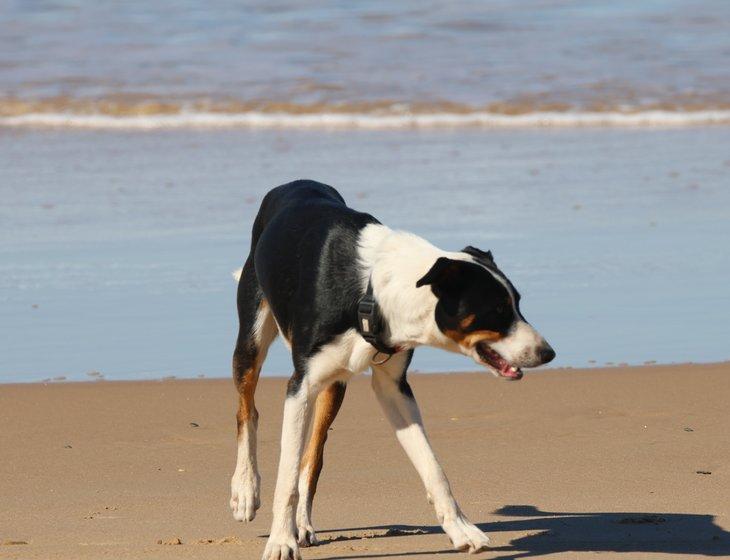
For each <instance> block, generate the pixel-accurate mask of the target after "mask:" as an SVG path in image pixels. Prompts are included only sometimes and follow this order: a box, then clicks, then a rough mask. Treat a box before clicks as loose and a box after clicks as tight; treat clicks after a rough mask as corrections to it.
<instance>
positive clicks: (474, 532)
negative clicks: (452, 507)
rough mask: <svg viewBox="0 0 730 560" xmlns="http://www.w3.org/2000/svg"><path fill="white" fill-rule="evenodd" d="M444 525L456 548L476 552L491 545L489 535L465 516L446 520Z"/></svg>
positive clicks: (471, 552) (470, 552)
mask: <svg viewBox="0 0 730 560" xmlns="http://www.w3.org/2000/svg"><path fill="white" fill-rule="evenodd" d="M443 527H444V531H446V534H447V535H448V536H449V538H450V539H451V542H452V544H453V545H454V548H455V549H456V550H461V551H462V552H468V553H469V554H475V553H477V552H481V551H483V550H486V549H487V548H488V547H489V537H488V536H487V535H485V534H484V533H483V532H482V531H481V530H480V529H479V528H478V527H477V526H476V525H474V524H472V523H470V522H469V521H467V520H466V519H464V518H463V517H457V518H455V519H454V520H453V521H449V522H446V523H444V525H443Z"/></svg>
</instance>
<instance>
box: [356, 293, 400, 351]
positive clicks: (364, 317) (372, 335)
mask: <svg viewBox="0 0 730 560" xmlns="http://www.w3.org/2000/svg"><path fill="white" fill-rule="evenodd" d="M383 323H384V321H383V317H382V315H381V314H380V309H379V307H378V302H377V301H376V300H375V297H374V296H373V285H372V282H371V281H370V280H368V287H367V290H366V291H365V294H364V295H363V296H362V297H361V298H360V301H358V303H357V332H359V333H360V336H362V337H363V338H364V339H365V340H366V341H367V342H368V343H369V344H370V345H371V346H372V347H373V348H375V350H377V352H376V353H375V354H374V355H373V359H375V357H376V356H377V355H378V354H384V355H385V356H387V357H386V358H385V360H383V361H381V362H377V365H379V364H384V363H385V362H387V361H388V360H389V359H390V357H391V356H392V355H393V354H395V353H397V352H398V348H392V347H390V346H388V345H387V344H386V343H385V341H384V340H383V338H382V335H383V331H384V330H385V328H384V324H383ZM373 363H375V362H373Z"/></svg>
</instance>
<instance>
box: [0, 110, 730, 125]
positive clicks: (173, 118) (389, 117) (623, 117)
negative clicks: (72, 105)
mask: <svg viewBox="0 0 730 560" xmlns="http://www.w3.org/2000/svg"><path fill="white" fill-rule="evenodd" d="M710 124H713V125H717V124H730V110H721V109H718V110H703V111H684V112H682V111H659V110H652V111H639V112H633V113H621V112H605V113H604V112H534V113H524V114H518V115H506V114H499V113H489V112H473V113H423V114H419V113H407V114H368V113H308V114H294V113H273V112H255V111H252V112H246V113H212V112H211V113H206V112H181V113H177V114H159V115H140V116H112V115H94V114H73V113H28V114H25V115H18V116H4V117H0V126H5V127H55V128H89V129H130V130H155V129H175V128H256V129H267V128H274V129H276V128H280V129H285V128H299V129H307V128H322V129H407V128H468V127H481V128H541V127H545V128H552V127H555V128H573V127H654V126H656V127H682V126H696V125H710Z"/></svg>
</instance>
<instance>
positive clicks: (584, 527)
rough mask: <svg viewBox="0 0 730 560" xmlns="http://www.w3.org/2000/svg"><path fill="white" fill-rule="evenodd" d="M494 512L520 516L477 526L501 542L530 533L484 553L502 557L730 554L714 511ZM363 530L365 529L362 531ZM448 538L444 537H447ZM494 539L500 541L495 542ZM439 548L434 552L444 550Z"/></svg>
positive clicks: (345, 534) (729, 538) (339, 536)
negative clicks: (505, 536) (505, 534)
mask: <svg viewBox="0 0 730 560" xmlns="http://www.w3.org/2000/svg"><path fill="white" fill-rule="evenodd" d="M495 514H496V515H502V516H505V517H513V518H514V517H516V518H519V519H510V520H505V521H493V522H489V523H479V524H478V525H479V528H480V529H482V530H483V531H485V532H486V533H487V534H491V535H492V542H493V543H495V541H496V542H499V541H500V540H501V539H500V538H499V533H500V532H508V531H520V532H528V533H529V534H528V535H526V536H522V537H518V538H516V539H514V540H512V541H511V542H510V543H509V544H508V545H503V546H495V547H494V548H491V549H490V550H489V551H488V552H485V553H484V556H485V557H489V558H495V559H500V560H508V559H510V558H528V557H531V556H541V555H545V554H555V553H561V552H564V553H567V552H629V553H630V552H643V553H650V552H654V553H664V554H699V555H704V556H730V532H727V531H725V530H724V529H722V528H721V527H719V526H718V525H717V524H715V522H714V517H713V516H712V515H705V514H692V513H645V512H624V513H566V512H547V511H540V510H538V509H537V508H536V507H534V506H529V505H514V506H505V507H503V508H501V509H499V510H497V511H496V512H495ZM442 532H443V531H442V529H441V527H439V526H429V527H417V526H412V525H381V526H373V527H358V528H349V529H334V530H329V531H322V534H323V536H324V534H327V535H328V536H329V535H332V538H330V539H327V538H326V537H325V538H323V539H322V540H323V544H326V543H327V542H336V541H344V540H360V539H370V538H387V537H396V536H412V535H418V534H433V533H442ZM363 533H364V534H363ZM444 538H446V537H444ZM495 544H496V543H495ZM447 552H449V551H447V550H435V551H431V552H430V554H444V553H447ZM428 554H429V552H428V551H425V552H423V551H422V552H413V553H411V554H403V553H392V554H380V553H376V554H365V555H360V556H347V557H344V556H332V557H326V558H325V559H323V560H338V559H340V558H342V559H343V560H344V558H397V557H400V556H409V555H428Z"/></svg>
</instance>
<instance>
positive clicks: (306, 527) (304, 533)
mask: <svg viewBox="0 0 730 560" xmlns="http://www.w3.org/2000/svg"><path fill="white" fill-rule="evenodd" d="M298 525H299V526H298V527H297V542H298V543H299V546H301V547H307V546H317V545H318V544H319V541H318V540H317V535H316V533H315V532H314V527H312V525H311V524H309V523H304V524H298Z"/></svg>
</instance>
